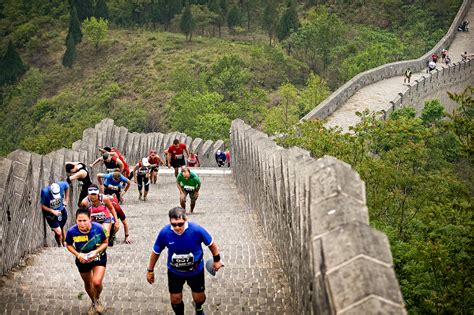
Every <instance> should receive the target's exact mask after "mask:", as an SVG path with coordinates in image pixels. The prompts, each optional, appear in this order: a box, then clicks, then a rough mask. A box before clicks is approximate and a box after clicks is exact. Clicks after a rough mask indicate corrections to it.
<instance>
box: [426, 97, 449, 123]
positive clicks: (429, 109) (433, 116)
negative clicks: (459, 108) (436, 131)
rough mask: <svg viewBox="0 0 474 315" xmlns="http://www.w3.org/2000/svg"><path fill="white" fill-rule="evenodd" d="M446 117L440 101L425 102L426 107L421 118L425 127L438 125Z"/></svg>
mask: <svg viewBox="0 0 474 315" xmlns="http://www.w3.org/2000/svg"><path fill="white" fill-rule="evenodd" d="M444 117H445V114H444V107H443V105H442V104H441V102H440V101H439V100H431V101H427V102H425V106H424V107H423V110H422V111H421V116H420V118H421V120H422V121H423V124H424V125H425V126H430V125H431V124H434V123H437V122H439V121H440V120H441V119H443V118H444Z"/></svg>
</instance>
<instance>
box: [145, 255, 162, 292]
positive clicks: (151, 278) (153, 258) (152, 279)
mask: <svg viewBox="0 0 474 315" xmlns="http://www.w3.org/2000/svg"><path fill="white" fill-rule="evenodd" d="M158 258H160V255H159V254H157V253H155V252H153V251H152V252H151V255H150V260H149V261H148V268H147V272H146V280H147V281H148V283H149V284H152V283H153V282H155V273H154V272H153V269H155V265H156V262H157V261H158ZM150 270H151V271H150Z"/></svg>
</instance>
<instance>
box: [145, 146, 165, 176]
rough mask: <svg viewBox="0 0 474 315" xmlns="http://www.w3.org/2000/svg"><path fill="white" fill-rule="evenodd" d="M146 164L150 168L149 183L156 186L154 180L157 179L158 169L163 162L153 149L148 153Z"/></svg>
mask: <svg viewBox="0 0 474 315" xmlns="http://www.w3.org/2000/svg"><path fill="white" fill-rule="evenodd" d="M148 162H149V163H150V166H151V178H150V180H151V183H152V184H156V180H157V179H158V168H159V167H160V164H163V161H162V160H161V158H160V157H159V156H158V154H157V152H156V150H155V149H151V150H150V153H148Z"/></svg>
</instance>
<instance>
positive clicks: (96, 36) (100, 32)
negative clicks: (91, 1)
mask: <svg viewBox="0 0 474 315" xmlns="http://www.w3.org/2000/svg"><path fill="white" fill-rule="evenodd" d="M82 27H83V29H84V34H85V36H86V38H87V39H88V40H89V41H91V42H92V43H94V46H95V49H96V51H97V50H99V43H100V42H102V41H104V40H105V39H106V38H107V34H108V32H109V22H108V21H107V20H104V19H103V18H100V19H96V18H95V17H91V18H90V19H86V20H85V21H84V22H83V23H82Z"/></svg>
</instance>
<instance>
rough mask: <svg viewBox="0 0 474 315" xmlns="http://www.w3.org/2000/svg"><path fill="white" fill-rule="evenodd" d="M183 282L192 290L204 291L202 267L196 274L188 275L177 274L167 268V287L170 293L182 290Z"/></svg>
mask: <svg viewBox="0 0 474 315" xmlns="http://www.w3.org/2000/svg"><path fill="white" fill-rule="evenodd" d="M185 282H187V283H188V285H189V287H190V288H191V291H192V292H194V293H201V292H204V289H205V286H204V268H203V269H202V270H201V272H200V273H198V274H197V275H194V276H190V277H187V276H181V275H178V274H176V273H174V272H172V271H171V270H169V269H168V289H169V292H170V293H173V294H176V293H181V292H183V285H184V283H185Z"/></svg>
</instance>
